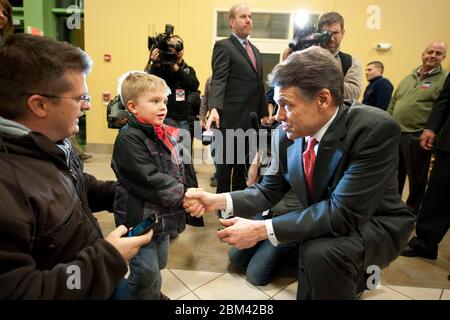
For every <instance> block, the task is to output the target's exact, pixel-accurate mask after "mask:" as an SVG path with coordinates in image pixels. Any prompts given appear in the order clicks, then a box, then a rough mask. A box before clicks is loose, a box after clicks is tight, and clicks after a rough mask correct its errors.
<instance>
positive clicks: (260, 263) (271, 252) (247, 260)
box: [228, 240, 297, 286]
mask: <svg viewBox="0 0 450 320" xmlns="http://www.w3.org/2000/svg"><path fill="white" fill-rule="evenodd" d="M295 248H296V242H289V243H283V244H279V245H278V246H276V247H274V246H273V245H272V243H271V242H270V241H269V240H264V241H260V242H258V243H257V244H256V245H255V246H254V247H252V248H248V249H243V250H240V249H236V248H235V247H231V248H230V252H229V253H228V257H229V259H230V263H231V265H232V266H234V267H240V268H243V267H246V266H247V270H246V275H247V281H248V282H250V283H251V284H253V285H255V286H265V285H266V284H268V283H270V281H271V280H272V277H273V276H274V274H275V272H276V271H277V270H278V269H279V268H280V267H282V266H283V265H284V262H285V261H286V260H287V259H286V258H287V257H288V256H289V254H295V255H296V254H297V250H295Z"/></svg>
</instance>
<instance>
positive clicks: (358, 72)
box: [283, 12, 362, 100]
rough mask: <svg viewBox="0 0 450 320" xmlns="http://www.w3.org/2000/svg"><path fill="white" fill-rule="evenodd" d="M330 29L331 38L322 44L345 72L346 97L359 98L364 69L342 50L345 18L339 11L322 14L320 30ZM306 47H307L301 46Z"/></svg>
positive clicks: (284, 54)
mask: <svg viewBox="0 0 450 320" xmlns="http://www.w3.org/2000/svg"><path fill="white" fill-rule="evenodd" d="M324 31H329V32H330V33H331V38H330V39H329V40H328V41H326V42H322V43H321V46H322V48H324V49H327V50H328V51H330V52H331V54H332V55H333V56H334V57H335V58H336V60H337V61H338V63H339V65H340V66H341V69H342V72H343V74H344V99H355V100H358V98H359V96H360V94H361V85H362V69H361V64H360V63H359V62H358V60H356V59H355V57H352V56H351V55H350V54H347V53H344V52H342V51H341V49H340V46H341V41H342V39H343V38H344V34H345V29H344V18H343V17H342V16H341V15H340V14H339V13H337V12H327V13H324V14H322V15H321V16H320V18H319V21H318V32H320V33H323V32H324ZM301 49H305V48H301ZM293 51H294V50H292V49H291V48H288V49H286V50H285V51H284V53H283V60H284V59H286V58H287V57H288V56H289V55H290V54H291V53H292V52H293Z"/></svg>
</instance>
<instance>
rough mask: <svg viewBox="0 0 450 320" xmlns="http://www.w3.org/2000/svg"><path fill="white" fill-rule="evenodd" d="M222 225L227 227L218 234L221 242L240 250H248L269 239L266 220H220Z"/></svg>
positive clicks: (236, 218)
mask: <svg viewBox="0 0 450 320" xmlns="http://www.w3.org/2000/svg"><path fill="white" fill-rule="evenodd" d="M219 221H220V223H221V224H222V225H223V226H225V227H227V228H225V229H223V230H221V231H219V232H217V237H218V238H219V239H220V241H223V242H227V243H228V244H230V245H232V246H235V247H236V248H238V249H247V248H251V247H253V246H254V245H256V244H257V243H258V242H259V241H262V240H265V239H268V235H267V230H266V224H265V222H264V220H249V219H243V218H238V217H235V218H232V219H226V220H224V219H220V220H219Z"/></svg>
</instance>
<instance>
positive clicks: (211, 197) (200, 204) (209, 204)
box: [183, 188, 227, 218]
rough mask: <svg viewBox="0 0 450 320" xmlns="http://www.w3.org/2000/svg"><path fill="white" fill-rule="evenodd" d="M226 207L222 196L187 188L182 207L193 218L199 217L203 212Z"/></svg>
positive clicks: (225, 201)
mask: <svg viewBox="0 0 450 320" xmlns="http://www.w3.org/2000/svg"><path fill="white" fill-rule="evenodd" d="M226 206H227V200H226V198H225V195H224V194H215V193H210V192H205V191H203V190H202V189H197V188H189V189H188V191H187V192H186V194H185V195H184V200H183V207H184V208H185V209H186V211H187V212H189V213H190V214H191V216H193V217H197V218H198V217H201V216H203V215H204V214H205V212H210V211H216V210H223V209H225V208H226Z"/></svg>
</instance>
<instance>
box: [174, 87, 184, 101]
mask: <svg viewBox="0 0 450 320" xmlns="http://www.w3.org/2000/svg"><path fill="white" fill-rule="evenodd" d="M185 100H186V93H185V91H184V90H183V89H176V90H175V101H185Z"/></svg>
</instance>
